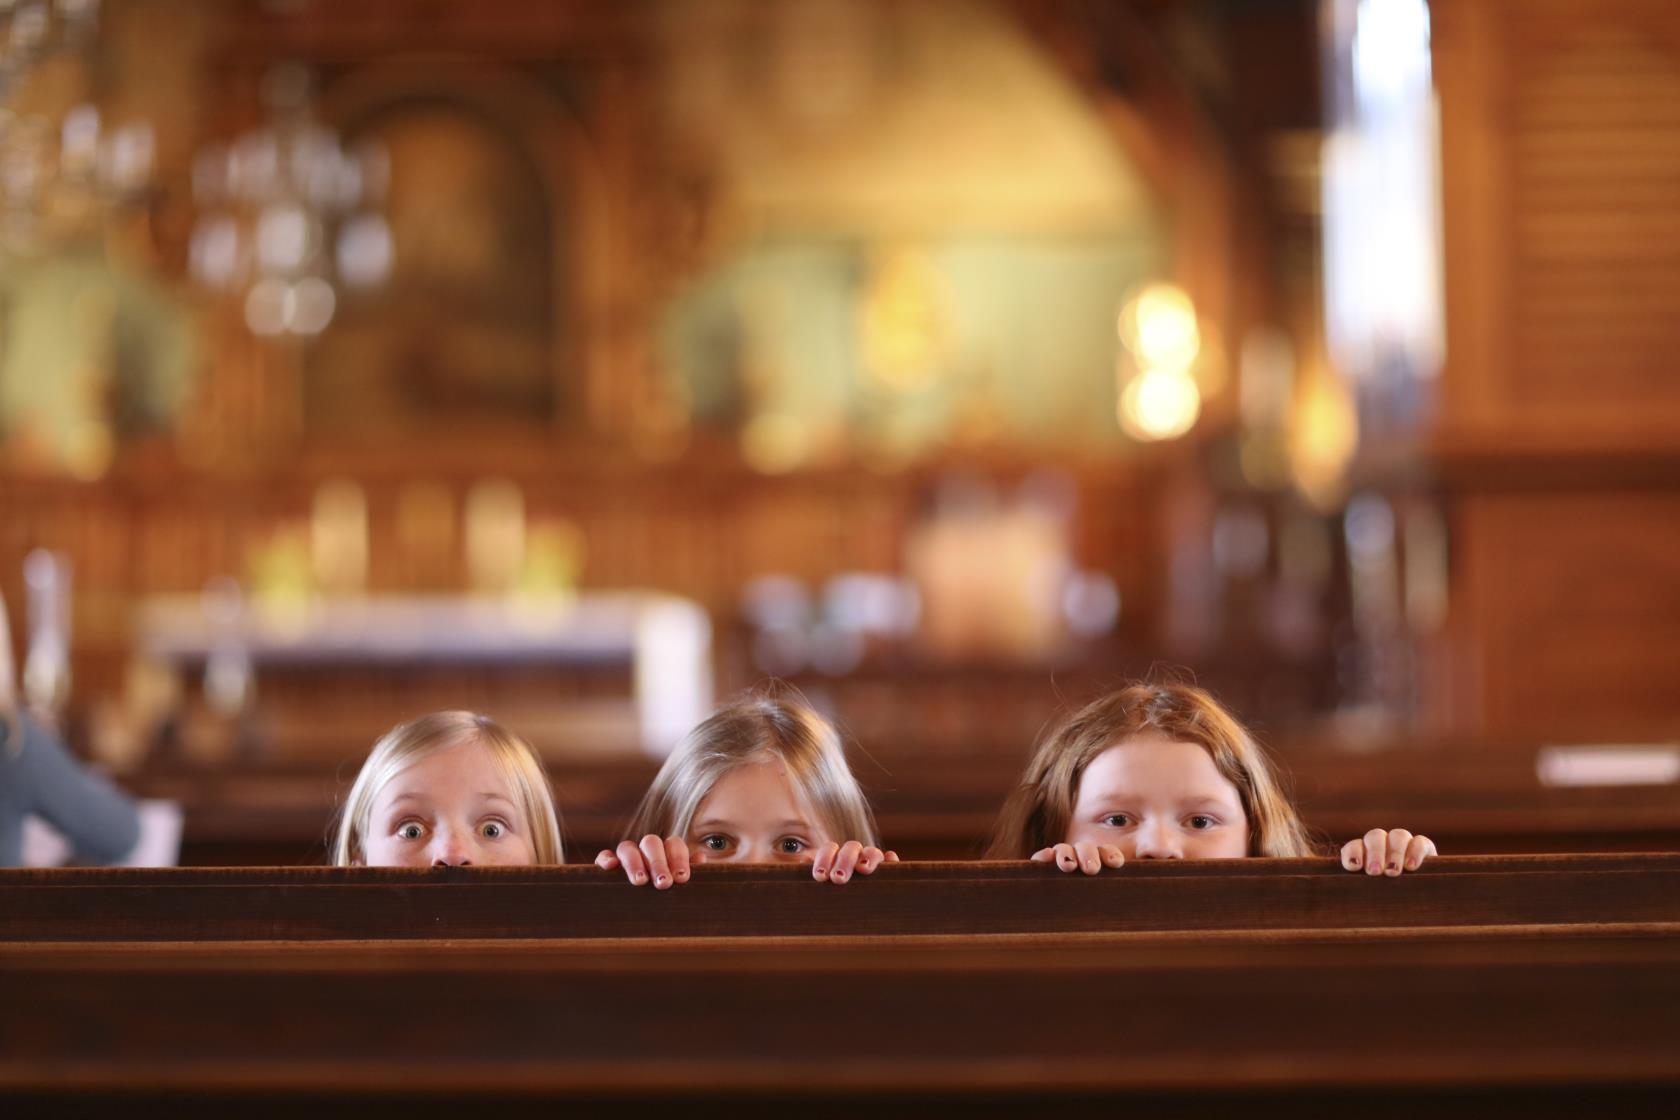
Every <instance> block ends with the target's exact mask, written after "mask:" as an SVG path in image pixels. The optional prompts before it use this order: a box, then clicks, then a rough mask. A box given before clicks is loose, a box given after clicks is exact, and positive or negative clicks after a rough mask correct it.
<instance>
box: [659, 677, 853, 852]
mask: <svg viewBox="0 0 1680 1120" xmlns="http://www.w3.org/2000/svg"><path fill="white" fill-rule="evenodd" d="M758 758H771V759H775V760H776V761H778V762H780V763H782V764H783V765H784V766H785V767H787V773H788V776H789V777H790V778H791V779H792V780H793V784H794V787H795V789H797V790H798V792H799V794H800V796H801V797H802V798H803V799H804V801H805V803H806V805H807V806H808V807H809V808H810V810H811V811H812V812H813V813H815V814H816V815H817V817H818V820H819V823H821V824H822V826H823V827H824V828H826V829H827V830H828V832H829V835H830V836H831V837H832V838H833V839H835V840H838V841H840V842H841V843H844V842H845V841H847V840H857V841H859V842H861V843H863V844H868V845H875V846H879V844H880V839H879V837H878V836H877V834H876V831H875V815H874V814H873V813H871V812H870V811H869V802H868V801H867V800H866V799H865V798H864V796H863V789H862V787H861V786H859V785H858V782H857V778H856V777H854V776H853V775H852V771H851V767H849V766H847V765H846V752H845V748H844V747H842V746H841V743H840V734H839V732H837V731H836V730H835V729H834V725H833V724H831V723H830V722H829V721H828V720H826V719H824V718H823V717H822V716H821V715H819V714H818V713H817V712H815V711H814V710H812V709H811V707H810V706H809V705H807V704H805V703H804V702H803V700H802V699H801V698H798V697H794V698H786V697H781V696H776V695H758V696H752V697H748V698H746V699H743V700H738V701H736V702H734V703H732V704H729V705H727V706H725V707H723V708H720V709H718V710H717V711H716V712H714V713H712V715H711V716H710V717H709V718H707V719H706V720H705V721H704V722H703V723H701V724H700V725H699V726H697V727H695V728H694V730H692V731H690V732H689V733H688V734H687V735H686V736H684V737H683V740H682V742H681V743H679V744H677V749H676V750H674V751H672V752H671V756H670V757H669V758H667V759H666V760H665V765H663V766H661V767H660V768H659V773H658V774H657V775H655V776H654V779H653V784H652V785H651V786H649V787H648V791H647V793H646V794H645V795H643V797H642V802H641V804H640V805H638V806H637V807H636V814H635V816H634V817H633V818H631V821H630V835H631V837H632V838H639V837H642V836H645V835H647V834H648V833H650V832H651V833H656V834H657V835H660V836H684V835H686V834H687V832H688V828H689V825H691V824H692V823H693V822H694V814H695V813H696V812H697V811H698V810H699V808H700V802H701V801H703V800H705V797H706V795H707V794H708V793H710V792H711V790H712V787H713V786H714V785H716V784H717V781H718V779H719V778H721V777H723V776H724V775H725V774H727V773H728V772H729V771H731V770H733V769H734V768H735V767H737V766H739V765H741V764H742V763H744V762H751V761H753V760H754V759H758Z"/></svg>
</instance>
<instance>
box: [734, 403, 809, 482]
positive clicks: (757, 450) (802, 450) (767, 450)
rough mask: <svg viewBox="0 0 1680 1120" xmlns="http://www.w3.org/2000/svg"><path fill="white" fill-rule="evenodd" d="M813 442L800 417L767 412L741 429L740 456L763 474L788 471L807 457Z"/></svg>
mask: <svg viewBox="0 0 1680 1120" xmlns="http://www.w3.org/2000/svg"><path fill="white" fill-rule="evenodd" d="M810 442H811V441H810V436H809V434H808V433H807V432H806V430H805V425H804V423H803V422H801V421H800V420H799V418H798V417H795V416H783V415H780V414H777V413H765V414H763V415H760V416H755V417H753V419H752V420H750V421H748V423H747V426H746V428H745V429H744V430H743V431H742V432H741V456H742V458H744V459H746V461H747V465H748V466H750V467H752V469H753V470H755V471H758V472H759V473H760V474H786V473H787V472H789V471H791V470H793V469H795V468H796V467H798V466H799V465H800V464H802V463H803V462H804V461H805V456H806V453H807V451H808V450H809V447H810Z"/></svg>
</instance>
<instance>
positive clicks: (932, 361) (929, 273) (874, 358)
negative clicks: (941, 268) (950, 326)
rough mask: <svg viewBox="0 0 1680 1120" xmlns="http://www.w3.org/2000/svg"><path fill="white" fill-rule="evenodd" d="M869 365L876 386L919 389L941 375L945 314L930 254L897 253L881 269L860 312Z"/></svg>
mask: <svg viewBox="0 0 1680 1120" xmlns="http://www.w3.org/2000/svg"><path fill="white" fill-rule="evenodd" d="M859 327H860V333H861V335H862V338H861V340H860V341H861V343H862V349H863V363H864V366H865V367H866V368H867V369H868V370H869V372H870V373H871V374H872V375H873V376H874V377H875V379H876V380H878V381H880V382H881V383H882V384H884V385H887V386H889V387H890V388H894V389H914V388H919V387H920V386H922V385H925V384H926V383H927V382H929V381H931V380H932V379H933V378H934V377H936V376H937V375H938V373H939V366H940V363H941V362H942V361H943V359H944V356H945V335H946V324H945V310H944V307H943V306H942V300H941V298H940V287H939V274H938V273H937V272H936V271H935V270H934V267H933V263H932V262H931V261H929V260H928V258H927V255H926V254H925V253H920V252H917V251H916V250H914V249H895V250H893V251H892V252H890V253H887V254H884V255H883V256H882V258H881V260H880V262H879V263H878V264H877V266H876V268H875V271H874V275H873V277H872V278H871V280H870V283H869V289H868V291H867V293H866V295H865V296H864V300H863V305H862V307H861V309H860V311H859Z"/></svg>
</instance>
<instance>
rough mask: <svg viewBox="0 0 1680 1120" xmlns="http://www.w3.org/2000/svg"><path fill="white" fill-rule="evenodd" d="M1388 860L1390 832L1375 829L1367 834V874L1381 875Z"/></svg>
mask: <svg viewBox="0 0 1680 1120" xmlns="http://www.w3.org/2000/svg"><path fill="white" fill-rule="evenodd" d="M1387 859H1388V832H1387V830H1386V829H1381V828H1373V829H1372V830H1371V831H1369V832H1367V833H1366V834H1365V874H1367V875H1381V874H1382V873H1383V863H1384V862H1385V861H1386V860H1387Z"/></svg>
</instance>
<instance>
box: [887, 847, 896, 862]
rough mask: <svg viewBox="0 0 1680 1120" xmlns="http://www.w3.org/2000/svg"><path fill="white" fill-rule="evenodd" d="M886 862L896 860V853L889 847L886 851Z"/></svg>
mask: <svg viewBox="0 0 1680 1120" xmlns="http://www.w3.org/2000/svg"><path fill="white" fill-rule="evenodd" d="M887 862H888V863H897V862H898V853H897V852H895V851H892V850H890V849H889V850H888V851H887Z"/></svg>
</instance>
